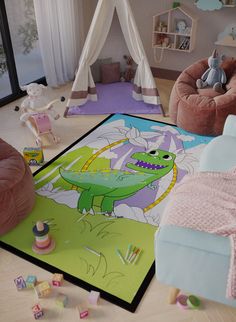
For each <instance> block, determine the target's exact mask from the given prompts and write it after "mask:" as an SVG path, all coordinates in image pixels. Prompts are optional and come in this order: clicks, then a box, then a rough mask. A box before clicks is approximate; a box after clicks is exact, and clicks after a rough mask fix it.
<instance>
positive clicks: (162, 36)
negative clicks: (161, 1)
mask: <svg viewBox="0 0 236 322" xmlns="http://www.w3.org/2000/svg"><path fill="white" fill-rule="evenodd" d="M180 21H184V23H185V26H186V28H185V29H184V30H183V31H182V32H179V31H178V30H177V24H178V22H180ZM196 29H197V19H196V18H195V17H194V16H193V15H192V14H190V13H189V12H188V11H187V10H186V9H184V8H182V7H177V8H173V9H170V10H167V11H164V12H161V13H159V14H157V15H155V16H153V32H152V47H153V48H164V49H168V50H176V51H182V52H191V51H192V50H193V49H194V48H195V40H196Z"/></svg>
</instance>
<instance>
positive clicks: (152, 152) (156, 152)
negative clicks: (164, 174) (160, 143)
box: [149, 150, 159, 155]
mask: <svg viewBox="0 0 236 322" xmlns="http://www.w3.org/2000/svg"><path fill="white" fill-rule="evenodd" d="M149 154H151V155H158V154H159V153H158V151H157V150H152V151H150V152H149Z"/></svg>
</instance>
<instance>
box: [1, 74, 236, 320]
mask: <svg viewBox="0 0 236 322" xmlns="http://www.w3.org/2000/svg"><path fill="white" fill-rule="evenodd" d="M157 85H158V89H159V93H160V96H161V101H162V104H163V106H164V109H165V111H168V102H169V95H170V92H171V88H172V86H173V81H167V80H157ZM70 88H71V84H68V85H67V86H64V87H61V88H60V89H54V90H49V91H48V92H49V97H50V98H52V99H53V98H57V97H60V96H62V95H63V96H65V97H66V98H68V94H69V90H70ZM21 101H22V99H21V100H18V101H16V102H14V103H11V104H9V105H7V106H4V107H3V108H1V109H0V137H1V138H2V139H4V140H5V141H7V142H8V143H10V144H11V145H13V146H14V147H15V148H16V149H17V150H19V151H20V152H22V151H23V148H24V147H26V146H34V145H35V143H34V139H33V137H32V135H31V134H30V132H29V130H28V128H26V127H24V126H22V125H21V123H20V121H19V112H15V111H14V107H15V105H20V102H21ZM56 108H57V110H58V111H59V113H60V115H61V116H63V112H64V109H65V103H63V104H60V103H58V104H57V105H56ZM144 116H145V115H144ZM145 117H147V118H150V119H154V120H160V121H162V120H164V121H165V122H170V120H169V118H168V117H167V118H163V117H162V116H160V115H152V116H151V115H146V116H145ZM104 118H105V116H104V115H103V116H102V115H97V116H80V117H78V118H73V119H65V118H63V117H61V118H60V119H59V120H58V121H56V122H55V123H54V129H55V132H56V133H57V134H59V136H60V137H61V143H60V144H59V145H58V146H48V147H47V148H45V149H44V155H45V159H46V160H49V159H50V158H51V157H53V156H54V155H57V154H58V153H59V152H60V151H62V150H63V149H64V148H66V147H67V146H68V145H69V144H71V143H72V142H73V141H74V140H75V139H77V138H78V137H80V136H81V135H83V134H84V133H86V132H87V131H88V130H89V129H91V128H92V127H93V126H95V125H96V124H97V123H98V122H100V121H101V120H103V119H104ZM35 169H36V168H32V171H34V170H35ZM0 206H1V205H0ZM29 234H30V232H29ZM203 269H204V267H203ZM19 275H23V276H27V275H36V276H37V277H38V279H39V280H50V279H51V274H50V273H49V272H47V271H44V270H42V269H41V268H39V267H37V266H35V265H32V264H30V263H29V262H27V261H24V260H22V259H21V258H19V257H17V256H14V255H12V254H10V253H8V252H6V251H4V250H1V249H0V289H1V291H0V321H5V322H28V321H33V319H34V318H33V316H32V312H31V307H32V306H33V305H34V304H35V303H37V299H36V297H35V295H34V292H33V291H30V290H26V291H19V292H18V291H17V290H16V288H15V285H14V281H13V280H14V278H16V277H17V276H19ZM168 290H169V288H168V287H167V286H166V285H163V284H160V283H159V282H158V281H157V280H156V278H153V280H152V282H151V284H150V286H149V288H148V290H147V292H146V294H145V296H144V297H143V300H142V302H141V303H140V305H139V307H138V309H137V311H136V313H134V314H133V313H129V312H127V311H125V310H123V309H121V308H119V307H117V306H115V305H113V304H110V303H108V302H106V301H104V300H101V301H100V304H99V306H98V307H95V308H92V309H91V310H90V316H89V319H88V320H89V321H100V322H110V321H112V322H124V321H126V322H129V321H130V322H131V321H135V322H143V321H145V322H234V321H236V309H233V308H230V307H227V306H225V305H222V304H218V303H214V302H211V301H208V300H205V299H202V308H201V309H200V310H196V311H194V310H186V311H183V310H180V309H179V308H178V307H177V306H176V305H170V304H168V303H167V298H168ZM60 291H61V292H62V293H63V292H64V293H65V294H67V295H68V297H69V306H68V307H67V308H65V309H60V308H58V307H56V306H55V304H54V299H53V297H51V298H49V299H42V300H40V303H41V304H42V306H43V307H44V309H45V316H44V318H43V320H44V321H52V322H53V321H55V322H59V321H60V322H62V321H65V322H73V321H78V320H79V318H78V316H77V314H76V311H75V308H74V307H75V305H76V304H78V303H79V302H81V301H83V300H86V298H87V296H88V292H87V291H85V290H83V289H81V288H79V287H77V286H75V285H72V284H70V283H68V282H65V283H64V284H63V287H62V288H61V289H60Z"/></svg>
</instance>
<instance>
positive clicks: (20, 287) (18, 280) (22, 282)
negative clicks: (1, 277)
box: [14, 276, 26, 291]
mask: <svg viewBox="0 0 236 322" xmlns="http://www.w3.org/2000/svg"><path fill="white" fill-rule="evenodd" d="M14 282H15V284H16V288H17V290H18V291H20V290H23V289H24V288H26V283H25V280H24V279H23V277H22V276H18V277H17V278H15V279H14Z"/></svg>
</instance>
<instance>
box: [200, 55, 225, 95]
mask: <svg viewBox="0 0 236 322" xmlns="http://www.w3.org/2000/svg"><path fill="white" fill-rule="evenodd" d="M222 60H223V57H219V55H218V53H217V51H216V49H215V50H214V51H213V53H212V55H211V56H210V57H209V58H208V66H209V68H208V69H207V70H206V71H205V73H204V74H203V75H202V77H201V78H200V79H197V81H196V86H197V88H204V87H212V88H213V89H214V90H215V91H216V92H218V93H224V92H225V90H224V89H223V85H224V84H225V83H226V81H227V79H226V75H225V72H224V70H223V69H222V68H221V67H220V64H221V62H222Z"/></svg>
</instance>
